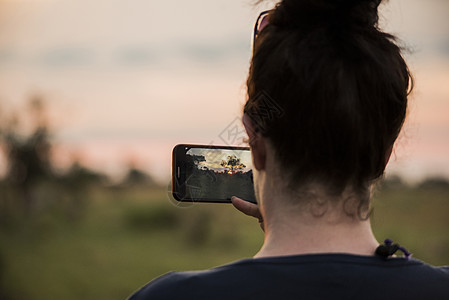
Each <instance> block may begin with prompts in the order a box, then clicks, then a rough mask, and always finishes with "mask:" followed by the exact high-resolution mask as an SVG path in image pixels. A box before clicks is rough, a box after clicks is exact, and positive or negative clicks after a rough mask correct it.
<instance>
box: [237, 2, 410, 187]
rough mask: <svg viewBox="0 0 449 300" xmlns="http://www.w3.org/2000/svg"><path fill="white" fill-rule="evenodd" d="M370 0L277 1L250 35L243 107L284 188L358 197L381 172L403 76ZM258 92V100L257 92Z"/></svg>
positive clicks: (397, 121) (399, 119) (405, 86)
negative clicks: (312, 186)
mask: <svg viewBox="0 0 449 300" xmlns="http://www.w3.org/2000/svg"><path fill="white" fill-rule="evenodd" d="M379 3H380V0H372V1H370V0H365V1H364V0H357V1H356V0H284V1H281V2H280V3H278V4H277V5H276V7H275V9H274V10H272V11H271V12H270V13H269V15H268V24H267V25H266V26H265V27H264V28H263V29H262V30H261V32H259V34H258V37H257V39H256V40H255V45H254V52H253V57H252V60H251V67H250V71H249V76H248V80H247V87H248V100H247V102H246V104H245V108H244V113H246V114H247V115H248V116H250V118H251V119H253V120H255V119H257V116H259V119H260V117H261V115H260V111H261V109H264V108H261V106H265V108H266V106H267V103H268V104H269V105H273V106H274V108H275V109H276V110H277V111H278V112H279V114H277V115H274V116H273V115H268V117H267V116H266V115H262V117H265V118H264V119H263V122H260V120H259V121H257V120H255V121H256V122H254V123H255V124H256V128H257V130H259V131H260V132H261V134H262V135H263V136H264V137H265V138H267V139H268V140H269V141H270V143H271V145H272V146H273V148H274V151H275V153H276V158H277V159H278V161H279V163H280V165H281V166H282V168H283V169H284V170H285V171H286V172H287V173H288V174H290V175H289V181H290V184H291V186H297V185H306V184H308V183H316V182H319V183H325V186H326V187H327V188H328V192H330V193H332V194H335V195H339V194H341V193H342V192H343V191H344V190H345V188H347V187H348V186H350V187H351V188H352V189H353V190H354V191H355V192H357V193H360V194H363V193H365V192H366V191H367V189H368V187H369V185H370V183H371V182H372V181H373V180H375V179H377V178H379V177H380V176H381V175H382V174H383V172H384V169H385V165H386V163H387V161H388V157H389V154H390V152H391V148H392V146H393V143H394V141H395V140H396V138H397V136H398V134H399V132H400V130H401V127H402V124H403V122H404V119H405V116H406V108H407V95H408V91H409V88H410V83H411V81H410V78H411V77H410V74H409V71H408V68H407V65H406V63H405V61H404V59H403V58H402V56H401V54H400V48H399V47H398V46H397V45H396V44H395V39H394V37H393V36H392V35H389V34H387V33H384V32H382V31H380V30H379V29H378V27H377V21H378V15H377V7H378V5H379ZM267 98H268V99H267Z"/></svg>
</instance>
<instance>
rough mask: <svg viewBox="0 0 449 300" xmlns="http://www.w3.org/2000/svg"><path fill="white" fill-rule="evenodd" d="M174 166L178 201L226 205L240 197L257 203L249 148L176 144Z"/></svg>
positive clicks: (173, 176)
mask: <svg viewBox="0 0 449 300" xmlns="http://www.w3.org/2000/svg"><path fill="white" fill-rule="evenodd" d="M172 166H173V168H172V192H173V197H174V198H175V199H176V200H178V201H187V202H219V203H220V202H221V203H226V202H231V197H232V196H237V197H239V198H242V199H244V200H247V201H249V202H253V203H256V197H255V195H254V186H253V171H252V164H251V152H250V150H249V148H248V147H232V146H211V145H187V144H181V145H176V146H175V147H174V148H173V160H172Z"/></svg>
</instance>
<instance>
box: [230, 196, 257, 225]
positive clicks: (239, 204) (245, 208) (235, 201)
mask: <svg viewBox="0 0 449 300" xmlns="http://www.w3.org/2000/svg"><path fill="white" fill-rule="evenodd" d="M231 201H232V205H234V207H235V208H237V209H238V210H239V211H241V212H242V213H244V214H245V215H248V216H251V217H254V218H257V219H259V220H262V214H261V213H260V210H259V206H258V205H257V204H254V203H251V202H248V201H245V200H243V199H241V198H238V197H235V196H232V198H231Z"/></svg>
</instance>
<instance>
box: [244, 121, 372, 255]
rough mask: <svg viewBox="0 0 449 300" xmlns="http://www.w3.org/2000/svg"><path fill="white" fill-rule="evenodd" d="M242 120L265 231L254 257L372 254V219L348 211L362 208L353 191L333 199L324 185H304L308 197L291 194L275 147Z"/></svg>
mask: <svg viewBox="0 0 449 300" xmlns="http://www.w3.org/2000/svg"><path fill="white" fill-rule="evenodd" d="M243 121H244V122H243V123H244V125H245V127H246V129H247V132H248V135H249V137H250V147H251V152H252V159H253V176H254V188H255V192H256V198H257V201H258V204H259V210H260V212H261V214H262V216H263V220H264V231H265V238H264V244H263V246H262V248H261V249H260V251H259V252H258V253H257V254H256V255H255V257H256V258H258V257H269V256H286V255H300V254H318V253H346V254H354V255H364V256H372V255H374V252H375V249H376V248H377V246H379V243H378V241H377V240H376V238H375V237H374V234H373V232H372V229H371V223H370V221H369V219H366V220H362V219H361V218H360V217H359V216H358V214H357V213H355V214H353V215H348V213H347V211H348V207H349V208H353V207H355V208H356V207H357V204H358V201H357V199H356V198H354V197H351V196H350V195H351V189H350V188H347V189H346V190H345V191H344V192H343V193H342V195H340V196H330V195H329V193H326V185H325V184H319V183H316V184H314V185H313V186H312V185H310V186H308V187H306V190H307V191H308V192H306V193H297V192H293V191H292V190H291V189H289V188H287V186H286V183H285V182H286V180H285V178H286V176H287V175H285V174H284V173H283V170H281V169H280V166H279V163H278V162H277V160H276V158H275V152H274V149H273V147H272V146H271V144H270V143H269V142H268V140H266V139H265V138H264V137H262V136H261V135H260V133H257V132H255V131H254V130H252V128H251V127H250V126H252V124H251V123H250V121H249V120H248V119H246V120H245V118H244V119H243ZM302 190H304V189H302ZM348 199H349V201H348ZM351 199H352V200H351ZM351 201H352V202H351Z"/></svg>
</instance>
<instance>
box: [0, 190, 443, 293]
mask: <svg viewBox="0 0 449 300" xmlns="http://www.w3.org/2000/svg"><path fill="white" fill-rule="evenodd" d="M88 195H89V198H88V199H85V201H84V203H86V207H85V208H84V213H83V214H82V215H81V216H77V217H74V218H68V217H67V215H66V214H64V213H62V212H61V211H58V210H57V209H56V210H49V211H46V212H44V213H40V214H38V215H35V216H32V217H29V218H27V219H26V220H22V219H17V220H16V221H14V222H13V221H10V222H8V223H2V227H1V228H0V229H1V230H0V299H9V300H16V299H18V300H22V299H23V300H25V299H65V300H71V299H125V298H126V297H127V296H129V295H130V294H131V293H132V292H133V291H134V290H136V289H137V288H139V287H140V286H142V285H143V284H145V283H146V282H148V281H149V280H151V279H153V278H155V277H157V276H159V275H161V274H163V273H166V272H168V271H171V270H188V269H203V268H209V267H213V266H217V265H220V264H223V263H227V262H230V261H234V260H237V259H240V258H244V257H251V256H252V255H254V254H255V253H256V252H257V250H258V248H259V247H260V246H261V244H262V241H263V233H262V232H261V230H260V228H259V226H258V223H257V221H255V220H252V219H251V218H249V217H246V216H244V215H242V214H241V213H239V212H237V211H236V210H234V208H233V207H232V206H231V205H229V204H194V205H184V206H179V205H177V203H174V202H173V201H172V200H170V199H169V197H168V196H167V192H166V191H165V189H158V188H145V187H135V188H123V189H111V188H105V187H96V188H94V189H91V190H90V191H89V193H88ZM448 216H449V188H447V187H446V188H441V187H439V188H427V189H425V188H421V189H418V188H405V187H401V188H393V187H390V188H383V189H382V190H381V191H379V192H378V193H377V194H376V196H375V202H374V215H373V221H372V222H373V227H374V231H375V234H376V237H377V238H378V239H379V241H381V240H383V239H384V238H387V237H388V238H391V239H393V240H394V241H396V242H398V243H400V244H402V245H404V246H405V247H406V248H407V249H408V250H409V251H411V252H412V253H414V257H416V258H419V259H422V260H424V261H427V262H429V263H431V264H437V265H441V264H449V230H448V229H449V217H448ZM5 224H6V225H5Z"/></svg>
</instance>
